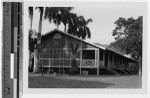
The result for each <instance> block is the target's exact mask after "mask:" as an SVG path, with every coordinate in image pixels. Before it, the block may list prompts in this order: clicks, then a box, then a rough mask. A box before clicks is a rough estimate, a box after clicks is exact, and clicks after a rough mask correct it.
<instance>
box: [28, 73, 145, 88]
mask: <svg viewBox="0 0 150 98" xmlns="http://www.w3.org/2000/svg"><path fill="white" fill-rule="evenodd" d="M141 84H142V82H141V76H138V75H132V76H80V75H78V76H69V75H55V76H54V75H48V74H47V75H44V76H42V75H40V74H39V75H34V76H33V75H30V74H29V88H141Z"/></svg>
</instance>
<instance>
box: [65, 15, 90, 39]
mask: <svg viewBox="0 0 150 98" xmlns="http://www.w3.org/2000/svg"><path fill="white" fill-rule="evenodd" d="M70 17H71V18H70V21H69V28H68V33H70V34H72V35H74V36H77V37H79V38H82V39H85V38H86V37H87V38H90V37H91V32H90V29H89V27H88V24H89V23H90V22H92V19H88V20H85V19H84V17H83V16H77V15H76V14H71V15H70Z"/></svg>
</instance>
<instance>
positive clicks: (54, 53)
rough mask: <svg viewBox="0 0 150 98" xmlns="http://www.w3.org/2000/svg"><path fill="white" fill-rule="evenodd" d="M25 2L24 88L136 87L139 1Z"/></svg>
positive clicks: (140, 33)
mask: <svg viewBox="0 0 150 98" xmlns="http://www.w3.org/2000/svg"><path fill="white" fill-rule="evenodd" d="M32 3H33V4H32ZM28 4H29V5H26V6H25V8H24V9H25V10H26V11H25V13H24V14H25V18H26V19H25V21H24V24H26V26H24V28H25V29H26V30H25V31H26V32H24V33H26V38H25V39H24V40H27V41H26V44H24V45H25V46H27V48H26V49H25V50H27V51H28V52H25V53H24V54H26V56H25V55H24V56H23V57H24V58H27V59H26V60H25V61H24V62H25V63H26V62H28V63H26V73H27V74H28V75H27V76H26V77H27V78H26V79H27V81H28V83H27V84H26V85H27V87H28V88H29V89H45V88H49V89H53V88H57V89H59V88H61V89H62V88H65V89H70V88H71V89H73V88H76V89H77V88H80V89H81V88H82V89H95V88H99V89H104V88H105V89H107V88H108V89H112V88H113V89H116V88H117V89H118V88H120V89H142V83H143V82H142V77H143V66H144V65H143V63H142V61H143V59H142V58H143V57H142V56H143V33H144V32H143V31H144V30H143V28H144V25H143V20H144V19H143V18H144V17H145V16H144V15H145V13H146V12H145V11H146V10H145V9H146V6H145V5H146V4H145V3H138V2H134V3H132V2H124V3H122V2H108V3H104V2H102V3H101V2H78V3H72V2H71V3H67V2H62V3H61V2H59V3H58V2H57V3H51V2H47V3H46V2H42V3H35V2H30V3H28ZM49 4H50V5H49ZM145 66H146V65H145Z"/></svg>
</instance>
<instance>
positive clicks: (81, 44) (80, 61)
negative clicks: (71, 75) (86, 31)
mask: <svg viewBox="0 0 150 98" xmlns="http://www.w3.org/2000/svg"><path fill="white" fill-rule="evenodd" d="M81 66H82V40H81V50H80V75H81V74H82V70H81Z"/></svg>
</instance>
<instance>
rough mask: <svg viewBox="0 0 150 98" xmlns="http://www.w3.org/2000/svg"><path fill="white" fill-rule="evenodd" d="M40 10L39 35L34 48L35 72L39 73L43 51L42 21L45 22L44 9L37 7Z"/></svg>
mask: <svg viewBox="0 0 150 98" xmlns="http://www.w3.org/2000/svg"><path fill="white" fill-rule="evenodd" d="M36 9H39V12H40V19H39V28H38V35H37V43H36V45H35V47H34V72H35V73H37V72H39V52H40V51H41V31H42V20H43V12H44V8H43V7H36Z"/></svg>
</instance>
